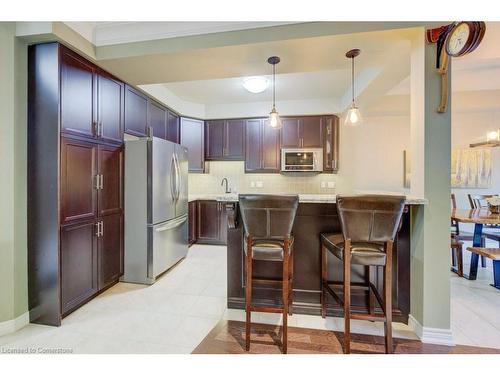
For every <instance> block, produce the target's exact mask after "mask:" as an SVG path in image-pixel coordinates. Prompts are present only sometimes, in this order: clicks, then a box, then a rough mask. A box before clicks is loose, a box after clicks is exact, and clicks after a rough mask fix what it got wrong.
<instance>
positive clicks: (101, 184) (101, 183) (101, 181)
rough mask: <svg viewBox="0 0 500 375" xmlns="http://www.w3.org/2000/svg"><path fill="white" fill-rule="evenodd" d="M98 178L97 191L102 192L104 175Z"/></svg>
mask: <svg viewBox="0 0 500 375" xmlns="http://www.w3.org/2000/svg"><path fill="white" fill-rule="evenodd" d="M100 176H101V178H100V179H99V180H100V182H99V189H101V190H102V189H104V175H102V174H101V175H100Z"/></svg>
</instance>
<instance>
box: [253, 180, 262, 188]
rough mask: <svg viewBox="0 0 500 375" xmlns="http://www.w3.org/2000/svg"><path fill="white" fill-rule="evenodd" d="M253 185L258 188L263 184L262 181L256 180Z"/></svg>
mask: <svg viewBox="0 0 500 375" xmlns="http://www.w3.org/2000/svg"><path fill="white" fill-rule="evenodd" d="M255 185H256V186H257V187H258V188H261V187H263V186H264V184H263V183H262V181H257V182H256V183H255Z"/></svg>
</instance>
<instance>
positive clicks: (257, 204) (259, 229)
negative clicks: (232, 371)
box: [239, 194, 299, 353]
mask: <svg viewBox="0 0 500 375" xmlns="http://www.w3.org/2000/svg"><path fill="white" fill-rule="evenodd" d="M298 204H299V197H298V196H297V195H293V196H292V195H263V194H243V195H240V196H239V208H240V212H241V217H242V219H243V226H244V228H245V241H244V242H245V243H244V250H245V271H246V286H245V291H246V296H245V311H246V321H245V333H246V336H245V350H246V351H249V350H250V325H251V312H252V311H260V312H274V313H282V314H283V338H282V342H283V344H282V350H283V353H286V352H287V338H288V337H287V331H288V327H287V323H288V320H287V315H288V313H289V307H290V305H291V303H292V280H291V279H292V277H293V236H292V235H291V232H292V227H293V222H294V219H295V214H296V212H297V207H298ZM254 260H260V261H271V262H282V263H283V278H282V280H281V281H277V283H278V284H280V285H281V287H282V290H283V307H282V308H277V307H264V306H255V305H253V304H252V286H253V284H254V283H256V284H257V283H266V284H269V283H270V280H263V279H256V278H254V277H253V273H252V266H253V261H254Z"/></svg>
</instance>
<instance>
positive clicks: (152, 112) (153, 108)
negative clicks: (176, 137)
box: [148, 100, 167, 139]
mask: <svg viewBox="0 0 500 375" xmlns="http://www.w3.org/2000/svg"><path fill="white" fill-rule="evenodd" d="M148 116H149V121H148V126H149V133H148V135H150V136H155V137H158V138H162V139H167V109H166V108H165V107H164V106H162V105H161V104H159V103H157V102H155V101H153V100H149V104H148Z"/></svg>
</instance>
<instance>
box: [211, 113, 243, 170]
mask: <svg viewBox="0 0 500 375" xmlns="http://www.w3.org/2000/svg"><path fill="white" fill-rule="evenodd" d="M244 157H245V120H244V119H234V120H210V121H206V122H205V158H206V160H243V159H244Z"/></svg>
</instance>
